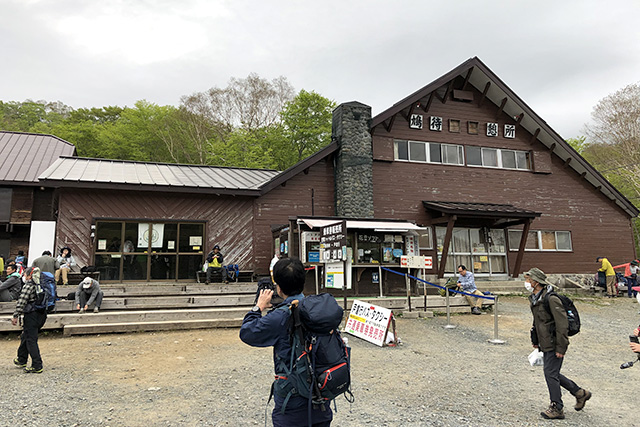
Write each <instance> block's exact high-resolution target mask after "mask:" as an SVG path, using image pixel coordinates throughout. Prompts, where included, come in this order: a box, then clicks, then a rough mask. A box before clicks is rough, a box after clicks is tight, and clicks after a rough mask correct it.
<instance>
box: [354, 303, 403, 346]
mask: <svg viewBox="0 0 640 427" xmlns="http://www.w3.org/2000/svg"><path fill="white" fill-rule="evenodd" d="M392 316H393V314H392V313H391V310H389V309H388V308H384V307H379V306H377V305H373V304H369V303H367V302H365V301H360V300H355V301H354V302H353V305H352V306H351V312H350V313H349V318H348V319H347V324H346V326H345V332H347V333H349V334H351V335H353V336H356V337H358V338H362V339H363V340H366V341H369V342H370V343H373V344H376V345H379V346H380V347H382V346H383V345H384V340H385V337H386V335H387V329H388V328H389V323H390V322H391V318H392Z"/></svg>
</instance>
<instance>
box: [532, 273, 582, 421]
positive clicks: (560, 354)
mask: <svg viewBox="0 0 640 427" xmlns="http://www.w3.org/2000/svg"><path fill="white" fill-rule="evenodd" d="M524 277H525V288H527V290H528V291H529V292H531V295H530V296H529V302H530V304H531V312H532V313H533V327H532V328H531V344H533V346H534V347H535V348H538V349H540V351H542V352H543V354H544V379H545V380H546V382H547V388H548V389H549V397H550V400H551V404H550V405H549V408H548V409H547V410H545V411H543V412H541V413H540V415H542V417H543V418H546V419H564V411H563V403H562V392H561V390H560V387H561V386H562V387H563V388H564V389H566V390H568V391H569V392H570V393H571V394H572V395H573V396H574V397H575V398H576V404H575V406H574V408H575V410H576V411H580V410H582V408H584V405H585V403H586V402H587V400H589V399H591V392H590V391H587V390H585V389H583V388H580V387H579V386H578V385H577V384H576V383H575V382H573V381H572V380H570V379H569V378H567V377H565V376H564V375H562V374H561V373H560V369H561V368H562V361H563V360H564V355H565V354H566V352H567V348H568V347H569V319H568V317H567V310H566V309H565V307H564V305H563V302H562V300H561V298H560V296H559V295H558V294H556V293H555V292H554V290H553V286H552V285H551V284H550V283H549V282H547V275H546V274H544V272H543V271H542V270H540V269H539V268H532V269H531V270H529V271H527V272H526V273H524Z"/></svg>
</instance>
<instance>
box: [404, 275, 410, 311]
mask: <svg viewBox="0 0 640 427" xmlns="http://www.w3.org/2000/svg"><path fill="white" fill-rule="evenodd" d="M404 281H405V284H406V285H407V304H408V306H409V313H411V285H410V284H409V274H408V273H405V274H404Z"/></svg>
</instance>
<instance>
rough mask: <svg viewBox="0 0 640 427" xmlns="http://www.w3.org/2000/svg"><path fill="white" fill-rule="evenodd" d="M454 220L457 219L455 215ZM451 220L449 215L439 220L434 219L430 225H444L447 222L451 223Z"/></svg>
mask: <svg viewBox="0 0 640 427" xmlns="http://www.w3.org/2000/svg"><path fill="white" fill-rule="evenodd" d="M454 218H456V217H455V215H454ZM449 219H450V217H449V216H448V215H447V216H441V217H439V218H435V219H432V220H431V222H430V224H431V225H437V224H443V223H445V222H449Z"/></svg>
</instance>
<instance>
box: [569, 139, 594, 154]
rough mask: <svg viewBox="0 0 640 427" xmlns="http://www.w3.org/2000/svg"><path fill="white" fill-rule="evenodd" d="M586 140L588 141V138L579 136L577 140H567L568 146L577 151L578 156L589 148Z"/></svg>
mask: <svg viewBox="0 0 640 427" xmlns="http://www.w3.org/2000/svg"><path fill="white" fill-rule="evenodd" d="M586 140H587V137H586V136H578V137H576V138H569V139H567V144H569V145H570V146H571V148H573V149H574V150H576V151H577V152H578V154H582V153H583V152H584V151H585V149H586V148H587V147H588V146H589V144H587V143H586Z"/></svg>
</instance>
